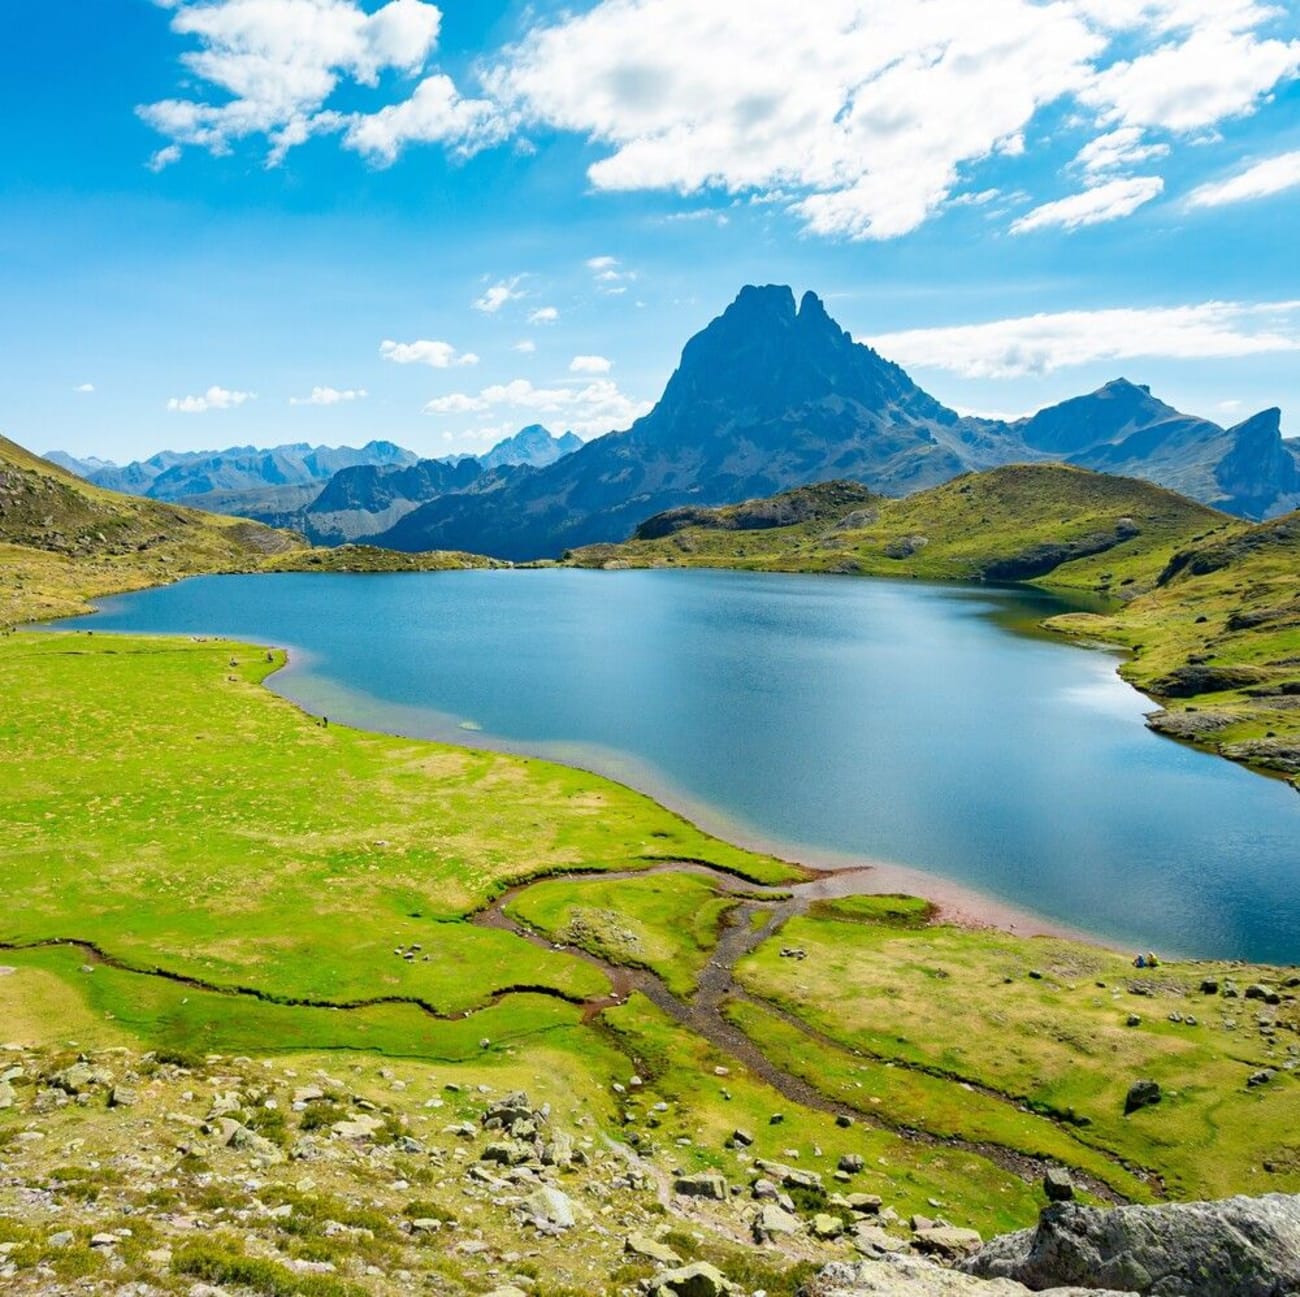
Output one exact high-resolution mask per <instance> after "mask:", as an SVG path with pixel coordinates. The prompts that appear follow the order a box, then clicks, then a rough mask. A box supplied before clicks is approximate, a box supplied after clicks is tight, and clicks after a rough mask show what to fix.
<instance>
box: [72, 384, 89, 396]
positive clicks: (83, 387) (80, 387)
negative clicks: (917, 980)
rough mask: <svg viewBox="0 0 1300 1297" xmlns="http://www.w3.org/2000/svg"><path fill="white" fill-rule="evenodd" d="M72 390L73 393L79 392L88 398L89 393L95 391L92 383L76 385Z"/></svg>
mask: <svg viewBox="0 0 1300 1297" xmlns="http://www.w3.org/2000/svg"><path fill="white" fill-rule="evenodd" d="M72 390H73V391H74V392H81V393H82V394H83V395H85V396H89V395H90V393H91V392H93V391H94V390H95V385H94V383H78V384H77V385H76V387H74V388H73V389H72Z"/></svg>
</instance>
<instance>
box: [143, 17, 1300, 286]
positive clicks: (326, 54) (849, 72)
mask: <svg viewBox="0 0 1300 1297" xmlns="http://www.w3.org/2000/svg"><path fill="white" fill-rule="evenodd" d="M156 2H157V3H160V4H162V5H163V6H164V7H165V8H167V9H169V10H171V11H172V18H171V25H172V29H173V31H174V32H175V33H176V34H177V35H178V36H180V37H181V38H183V39H185V40H186V41H188V42H190V43H191V47H190V48H189V49H188V50H187V51H186V52H185V53H184V54H183V55H182V62H183V64H184V65H185V69H186V72H187V75H188V77H189V79H190V83H191V84H194V85H197V86H199V87H200V89H199V90H197V91H194V92H193V95H192V97H188V98H186V97H178V98H173V99H166V100H163V101H161V102H158V103H153V104H149V105H145V106H143V107H142V108H141V109H140V110H139V111H140V113H141V116H142V117H143V118H144V119H145V120H146V121H147V122H149V123H150V124H151V125H153V126H154V127H155V128H156V129H157V130H158V131H159V132H160V133H161V134H162V135H163V136H164V137H165V143H164V147H162V148H160V149H159V150H158V151H157V152H156V153H155V155H154V157H153V159H152V161H151V164H150V165H152V166H154V167H156V168H162V167H164V166H167V165H170V164H171V163H173V162H175V161H176V160H177V158H178V157H179V156H180V151H181V148H182V146H191V145H192V146H196V147H202V148H206V149H208V150H210V151H212V152H213V153H218V154H220V153H225V152H229V151H230V150H231V149H232V148H233V146H234V145H235V144H236V143H237V142H238V141H241V140H246V139H250V138H257V139H259V140H264V141H265V144H266V149H267V160H268V162H269V163H270V164H272V165H274V164H275V163H277V162H279V161H281V160H282V159H283V158H284V156H285V155H286V153H287V152H288V151H289V150H290V149H292V148H294V147H296V146H297V145H299V144H302V143H303V142H305V141H306V140H308V139H311V138H312V137H313V136H320V135H325V134H332V135H334V136H335V137H337V138H338V139H339V140H340V142H341V144H342V145H343V147H345V148H348V149H351V150H354V151H356V152H358V153H360V154H361V155H362V156H363V157H365V158H366V159H368V160H369V161H371V162H372V163H375V164H379V165H386V164H388V163H391V162H392V161H393V160H394V159H396V158H397V156H398V155H399V154H400V152H401V151H402V149H403V148H405V147H406V146H407V145H411V144H417V143H426V144H427V143H432V144H437V145H439V146H441V147H442V148H444V149H445V150H447V151H448V152H450V153H451V154H453V155H455V156H462V157H464V156H468V155H471V154H473V153H475V152H477V151H478V150H481V149H483V148H486V147H488V146H490V145H493V144H495V143H498V142H500V141H504V140H506V139H508V138H509V139H513V140H514V141H515V144H516V146H517V147H518V148H520V149H521V150H525V149H527V148H529V147H531V146H530V142H529V140H528V139H527V134H526V133H529V132H533V131H558V132H566V133H572V134H574V135H577V136H579V137H581V138H582V139H583V140H585V141H586V143H587V144H588V145H589V146H590V147H591V148H592V149H593V150H594V151H595V152H596V154H597V158H596V161H595V162H593V163H592V165H591V166H590V167H589V170H588V178H589V180H590V183H591V186H592V187H593V188H594V189H595V190H596V191H624V190H659V191H668V192H673V193H677V194H681V195H700V196H704V197H710V198H716V197H718V196H719V195H725V196H731V199H732V201H733V202H734V203H740V202H744V201H746V200H753V201H756V202H763V203H772V204H775V205H777V206H779V207H782V208H784V209H785V210H787V211H789V212H791V213H792V214H794V216H795V217H796V218H797V219H799V220H800V221H802V223H803V224H804V225H805V227H806V228H807V229H809V230H811V231H813V232H815V233H818V234H822V235H826V236H831V237H837V238H848V239H888V238H893V237H897V236H899V235H903V234H906V233H908V232H909V231H911V230H914V229H916V228H917V227H918V226H919V225H921V224H922V223H923V222H925V221H926V220H927V219H929V218H930V217H931V216H932V215H934V214H935V213H936V212H939V211H941V210H943V209H944V208H945V207H946V206H947V205H949V204H950V203H951V202H952V201H953V200H954V197H955V196H956V195H958V194H959V193H961V192H962V191H963V190H965V189H967V188H968V187H969V188H970V189H971V191H972V192H979V191H980V189H981V188H987V184H985V185H983V186H981V184H980V177H979V174H978V173H979V170H980V168H981V167H982V166H984V165H985V164H986V163H988V162H989V161H990V160H991V159H996V158H998V157H1000V156H1016V155H1018V154H1021V153H1023V152H1025V151H1026V150H1027V149H1031V148H1033V147H1035V145H1036V143H1037V139H1038V137H1039V136H1040V135H1041V134H1042V133H1043V132H1045V131H1047V130H1048V129H1051V130H1052V131H1054V132H1059V131H1060V130H1061V129H1062V128H1061V127H1060V125H1059V121H1058V117H1057V116H1053V117H1051V118H1047V119H1046V120H1045V118H1046V114H1045V110H1047V109H1049V108H1050V109H1052V110H1054V112H1056V113H1059V114H1061V115H1063V119H1064V121H1065V123H1066V126H1065V127H1064V129H1066V130H1069V131H1079V132H1081V133H1082V132H1087V133H1088V134H1089V135H1091V137H1092V139H1091V142H1089V143H1084V144H1083V146H1082V148H1081V150H1080V152H1079V154H1078V157H1077V158H1076V164H1075V167H1074V168H1073V170H1074V172H1075V173H1077V172H1078V171H1079V170H1082V172H1083V174H1084V176H1085V178H1086V181H1087V184H1088V187H1089V192H1090V193H1091V194H1092V195H1093V196H1092V197H1091V198H1089V199H1086V200H1085V199H1082V198H1081V197H1080V196H1079V195H1071V196H1069V197H1065V198H1061V197H1059V196H1057V195H1053V194H1051V193H1039V194H1036V195H1035V199H1036V201H1037V202H1038V203H1039V210H1040V211H1044V212H1046V211H1051V210H1053V209H1052V201H1053V200H1054V201H1056V202H1060V203H1063V204H1066V205H1067V206H1066V207H1065V208H1062V209H1056V210H1057V211H1058V212H1059V211H1064V212H1065V213H1067V214H1068V213H1070V212H1079V211H1083V210H1085V209H1086V208H1087V207H1088V204H1092V203H1097V202H1098V201H1099V200H1098V198H1097V190H1099V189H1101V188H1103V187H1104V185H1105V184H1107V183H1112V182H1115V183H1118V182H1121V181H1122V182H1124V183H1126V184H1128V185H1129V186H1130V188H1129V189H1128V190H1127V191H1126V192H1127V194H1128V195H1129V196H1130V197H1132V196H1133V195H1135V194H1138V193H1143V192H1145V197H1143V198H1142V202H1149V201H1151V200H1152V199H1153V198H1154V197H1155V193H1153V192H1146V191H1144V190H1142V189H1139V188H1136V186H1146V189H1147V190H1149V189H1150V186H1151V185H1152V184H1153V183H1154V181H1155V179H1156V177H1155V176H1153V175H1151V174H1150V172H1151V170H1152V167H1151V164H1152V163H1153V162H1154V161H1155V160H1156V159H1158V158H1161V157H1163V156H1165V155H1166V154H1168V153H1170V152H1171V151H1172V150H1174V149H1175V148H1178V147H1181V146H1183V145H1185V144H1187V143H1188V142H1197V141H1203V140H1204V139H1206V138H1207V137H1212V136H1213V135H1214V133H1215V132H1216V130H1217V129H1218V127H1219V126H1220V125H1221V124H1222V123H1225V122H1228V121H1232V120H1235V119H1240V118H1243V117H1246V116H1249V115H1251V114H1253V113H1255V112H1257V111H1258V110H1259V109H1260V108H1261V106H1262V105H1264V104H1266V103H1267V102H1268V101H1269V99H1270V97H1271V96H1273V95H1274V94H1276V93H1277V91H1278V89H1279V87H1282V86H1283V85H1285V84H1286V83H1287V82H1289V81H1291V80H1294V79H1295V78H1297V77H1300V32H1298V31H1297V29H1296V24H1295V22H1294V20H1293V15H1292V14H1291V12H1290V10H1291V7H1290V6H1285V7H1279V6H1278V5H1276V4H1275V3H1270V2H1268V0H1137V2H1135V0H982V3H980V4H972V3H971V2H970V0H823V3H820V4H814V5H805V6H802V7H800V6H792V5H790V4H789V3H788V0H750V3H749V4H747V5H745V6H738V5H727V4H722V3H716V2H715V3H708V4H700V3H699V2H698V0H589V2H588V4H587V5H586V6H585V7H584V9H585V11H582V12H578V11H575V9H573V8H566V9H563V10H562V11H560V12H558V13H552V14H549V15H548V14H547V13H545V12H541V13H539V11H537V10H533V11H530V17H529V18H527V19H526V22H527V24H528V25H527V27H526V29H525V32H524V35H523V36H522V38H521V39H520V40H518V41H517V42H515V43H513V44H511V45H508V46H506V47H504V48H501V49H498V50H495V51H488V52H487V53H485V54H484V56H483V58H482V60H481V62H480V64H479V65H478V66H477V67H476V68H475V69H474V70H473V72H471V73H467V74H466V75H467V76H473V77H475V78H476V84H475V86H474V87H473V89H472V90H471V89H470V88H468V84H467V85H466V88H465V89H463V90H462V88H461V87H460V86H458V85H457V84H456V83H455V82H453V81H452V79H451V78H450V77H449V76H447V75H446V73H445V72H443V71H440V70H438V69H437V68H436V67H432V66H431V63H432V60H433V59H434V56H435V52H436V49H437V43H438V37H439V30H440V27H441V18H442V15H441V12H440V10H439V8H438V7H437V6H436V5H434V4H432V3H429V2H428V0H388V3H383V4H379V3H378V0H156ZM375 5H378V7H377V8H374V12H367V8H369V7H373V6H375ZM720 52H722V53H724V54H725V57H721V56H720ZM357 87H363V88H365V89H367V90H368V91H371V92H373V95H374V96H375V97H377V98H379V99H380V100H382V101H383V102H382V103H381V104H380V106H378V107H377V108H375V109H374V110H373V111H367V112H362V111H356V110H354V108H353V105H352V104H348V105H346V109H347V110H346V111H345V110H344V107H343V106H341V105H340V100H341V98H342V94H349V95H351V96H352V98H353V99H355V98H356V88H357ZM336 95H337V96H338V97H337V98H336ZM1139 173H1140V174H1139ZM1068 174H1069V173H1068V171H1067V175H1068ZM1070 204H1073V206H1070ZM1138 206H1141V203H1140V202H1135V203H1134V204H1133V205H1131V206H1126V205H1125V203H1123V202H1120V203H1116V204H1114V205H1112V206H1110V207H1106V208H1097V209H1095V210H1096V211H1101V212H1104V214H1103V215H1097V216H1095V218H1090V219H1089V220H1082V219H1081V220H1074V219H1068V220H1059V221H1056V220H1051V221H1049V219H1048V218H1047V217H1043V218H1042V220H1043V223H1053V224H1058V225H1061V226H1062V227H1064V228H1067V229H1068V228H1077V227H1078V226H1079V225H1083V224H1087V223H1090V220H1091V219H1108V220H1113V219H1117V218H1119V217H1120V216H1124V215H1127V214H1129V213H1131V212H1132V211H1134V210H1136V208H1137V207H1138ZM716 210H717V209H716V208H714V207H709V208H707V210H706V212H705V214H711V213H712V212H714V211H716ZM720 219H725V218H720ZM1025 228H1035V226H1033V225H1030V226H1028V227H1025ZM588 265H589V268H590V270H591V272H592V274H593V276H594V277H595V280H596V284H597V287H598V289H599V290H600V291H602V292H606V293H618V292H621V291H623V290H624V288H625V286H626V285H625V282H624V281H625V280H626V279H628V278H630V277H631V276H630V274H629V272H627V271H626V270H624V269H623V268H622V267H621V266H620V265H619V263H618V261H617V259H616V258H614V257H612V256H608V255H601V256H598V257H592V258H591V259H590V261H589V263H588ZM486 296H487V295H486V294H485V298H486Z"/></svg>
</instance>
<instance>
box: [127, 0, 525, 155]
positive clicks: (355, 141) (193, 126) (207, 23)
mask: <svg viewBox="0 0 1300 1297" xmlns="http://www.w3.org/2000/svg"><path fill="white" fill-rule="evenodd" d="M157 3H159V4H161V5H162V6H163V7H164V8H167V9H171V10H173V11H174V12H173V16H172V20H171V29H172V31H173V32H175V33H176V34H177V35H178V36H183V37H189V38H192V39H193V40H194V41H195V42H197V48H191V49H189V50H187V51H186V53H184V54H183V55H182V56H181V62H182V63H183V64H184V65H185V68H186V70H187V72H188V73H189V74H190V76H191V78H192V79H193V81H195V82H197V83H199V84H201V85H203V86H204V87H207V88H208V89H205V90H204V91H201V92H200V93H203V94H205V95H206V94H211V95H212V98H213V99H216V100H218V101H219V102H211V101H209V99H207V98H195V99H164V100H161V101H159V102H157V103H152V104H145V105H142V106H141V107H140V108H139V109H138V110H137V111H138V113H139V115H140V117H141V118H142V119H143V120H144V121H145V122H147V123H148V124H149V125H150V126H152V127H153V128H154V129H155V130H156V131H158V132H159V133H160V134H161V135H163V136H165V137H167V138H168V139H169V140H170V141H171V143H170V144H168V145H167V146H165V147H164V148H162V149H160V150H158V152H156V153H155V154H154V155H153V158H152V159H151V161H150V166H151V167H153V168H154V169H155V170H161V169H162V168H163V167H165V166H168V165H170V164H171V163H173V162H175V161H176V160H177V159H178V158H179V157H180V151H181V146H183V145H193V146H196V147H199V148H204V149H207V150H209V151H210V152H212V153H214V154H218V155H220V154H225V153H228V152H230V150H231V148H232V146H233V145H234V144H235V143H236V142H237V141H240V140H244V139H247V138H250V137H253V136H262V137H264V138H265V139H266V141H267V144H268V154H267V162H268V165H276V164H277V163H279V162H280V161H282V160H283V158H284V156H285V154H286V153H287V152H288V151H289V150H290V149H292V148H294V147H296V146H297V145H299V144H302V143H305V142H306V141H307V140H308V139H310V138H311V137H312V136H313V135H317V134H324V133H329V132H342V134H343V142H344V145H345V146H346V147H348V148H351V149H355V150H357V151H358V152H361V153H364V154H366V155H367V156H368V157H370V158H372V159H374V160H376V161H379V162H391V161H392V160H393V159H394V158H395V157H396V156H397V153H398V152H399V151H400V149H401V147H402V146H403V144H405V143H407V142H408V141H422V140H423V141H428V140H437V141H441V142H444V143H447V144H449V145H451V146H452V147H453V149H454V150H455V151H457V152H460V153H462V154H465V153H471V152H473V151H475V150H476V149H479V148H482V147H484V146H485V145H486V144H490V143H493V142H495V141H496V140H497V139H499V138H501V137H502V135H503V134H504V131H505V126H504V124H503V123H502V122H501V121H500V120H499V117H498V114H497V113H496V110H495V109H494V107H493V106H492V105H491V104H489V103H487V102H486V101H483V100H471V99H463V98H462V97H461V96H460V95H459V94H458V92H457V90H456V88H455V86H454V85H453V84H452V82H451V81H450V80H449V79H448V78H447V77H446V76H443V75H441V74H437V75H431V76H427V77H424V78H423V79H422V80H420V81H419V82H418V84H417V85H416V87H415V90H414V92H413V93H412V94H411V95H410V96H409V98H404V99H400V100H399V101H397V102H396V103H391V104H388V105H387V106H385V107H383V108H381V109H379V110H378V111H376V112H374V113H369V114H367V113H357V112H353V113H342V112H338V111H334V110H331V109H329V108H327V106H326V105H327V104H328V103H329V101H330V100H331V98H332V97H333V95H334V93H335V91H336V90H337V89H338V87H339V86H340V84H342V83H345V82H352V83H354V84H355V85H359V86H364V87H367V88H370V89H377V88H378V87H379V85H380V77H381V74H384V73H397V74H399V75H406V76H416V75H418V74H419V73H420V72H421V71H422V70H423V69H424V67H425V65H426V63H427V61H428V60H429V58H430V56H431V55H432V54H433V52H434V49H435V48H436V46H437V42H438V33H439V28H440V27H441V23H442V13H441V11H440V10H439V9H438V7H437V6H436V5H433V4H429V3H426V2H425V0H388V3H386V4H383V5H381V6H380V7H379V8H378V9H376V10H375V11H374V12H373V13H367V12H366V10H365V9H364V8H363V7H362V6H361V4H360V3H358V0H202V2H201V0H157Z"/></svg>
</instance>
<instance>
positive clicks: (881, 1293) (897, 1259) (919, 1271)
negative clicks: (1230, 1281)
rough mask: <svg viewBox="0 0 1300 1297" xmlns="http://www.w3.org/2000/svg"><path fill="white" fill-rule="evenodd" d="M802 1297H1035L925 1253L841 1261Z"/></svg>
mask: <svg viewBox="0 0 1300 1297" xmlns="http://www.w3.org/2000/svg"><path fill="white" fill-rule="evenodd" d="M799 1297H1030V1290H1029V1289H1028V1288H1026V1287H1024V1285H1022V1284H1018V1283H1015V1282H1013V1281H1012V1280H1010V1279H994V1280H991V1281H990V1280H984V1279H975V1278H972V1277H971V1276H970V1275H966V1274H962V1273H961V1272H960V1271H957V1270H948V1269H945V1268H943V1267H942V1266H939V1265H936V1264H935V1263H934V1262H933V1261H927V1260H925V1259H924V1258H922V1257H914V1256H889V1257H881V1258H878V1259H876V1260H871V1261H858V1262H855V1263H849V1262H845V1261H836V1262H832V1264H830V1265H828V1266H826V1267H825V1269H823V1270H822V1272H821V1273H820V1274H819V1275H818V1276H817V1277H816V1278H815V1279H813V1280H811V1281H810V1282H809V1283H807V1284H805V1285H804V1287H803V1288H801V1289H800V1290H799ZM1041 1297H1133V1294H1131V1293H1102V1292H1097V1291H1095V1290H1094V1291H1091V1292H1088V1293H1086V1294H1085V1293H1084V1292H1083V1291H1082V1290H1081V1289H1078V1288H1056V1289H1052V1290H1051V1291H1050V1292H1047V1293H1044V1294H1042V1295H1041Z"/></svg>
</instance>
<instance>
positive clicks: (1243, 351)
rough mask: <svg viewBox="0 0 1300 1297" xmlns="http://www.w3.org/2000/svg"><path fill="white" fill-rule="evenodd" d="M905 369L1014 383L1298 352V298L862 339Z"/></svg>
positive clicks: (1032, 318) (1064, 316)
mask: <svg viewBox="0 0 1300 1297" xmlns="http://www.w3.org/2000/svg"><path fill="white" fill-rule="evenodd" d="M870 343H871V345H872V346H873V347H875V348H876V349H877V350H878V351H879V352H880V353H881V354H882V355H883V356H887V357H888V358H889V359H890V360H893V361H896V362H897V363H898V364H900V365H903V366H904V367H905V368H918V369H943V370H949V371H951V372H953V373H956V374H961V375H962V376H963V377H966V378H1020V377H1023V376H1024V375H1026V374H1048V373H1051V372H1052V371H1054V370H1057V369H1063V368H1066V367H1068V366H1071V365H1084V364H1089V363H1093V362H1096V361H1110V360H1132V359H1138V358H1142V357H1165V358H1170V359H1179V360H1210V359H1216V360H1217V359H1227V358H1232V357H1239V356H1254V355H1262V354H1267V353H1273V352H1292V351H1300V301H1282V302H1257V303H1245V302H1203V303H1200V304H1198V305H1194V306H1170V307H1138V308H1113V309H1106V310H1098V311H1059V312H1054V313H1050V314H1040V315H1029V316H1022V317H1020V318H1017V319H1010V320H993V321H990V322H988V323H986V324H964V325H957V326H954V327H948V328H933V329H909V330H906V331H904V332H901V333H887V334H882V335H879V336H877V337H873V338H871V339H870Z"/></svg>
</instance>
